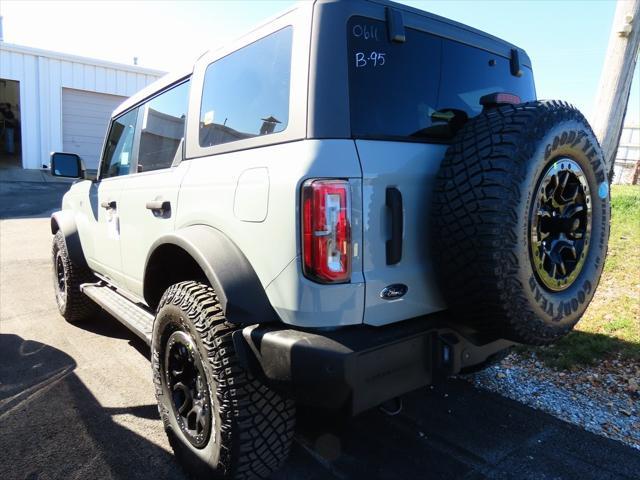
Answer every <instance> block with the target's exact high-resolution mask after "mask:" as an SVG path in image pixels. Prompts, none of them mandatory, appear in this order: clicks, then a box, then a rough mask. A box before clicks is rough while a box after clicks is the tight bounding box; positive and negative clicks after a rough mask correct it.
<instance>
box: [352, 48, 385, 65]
mask: <svg viewBox="0 0 640 480" xmlns="http://www.w3.org/2000/svg"><path fill="white" fill-rule="evenodd" d="M355 61H356V68H364V67H367V66H371V67H374V68H375V67H382V66H384V65H385V64H386V63H387V54H386V53H385V52H368V53H366V52H356V55H355Z"/></svg>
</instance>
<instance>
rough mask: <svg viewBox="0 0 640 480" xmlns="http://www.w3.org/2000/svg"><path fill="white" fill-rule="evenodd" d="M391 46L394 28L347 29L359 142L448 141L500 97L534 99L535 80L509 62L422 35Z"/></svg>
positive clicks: (354, 24)
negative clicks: (485, 99) (484, 101)
mask: <svg viewBox="0 0 640 480" xmlns="http://www.w3.org/2000/svg"><path fill="white" fill-rule="evenodd" d="M405 34H406V42H404V43H392V42H390V41H389V40H388V37H387V29H386V23H385V22H382V21H378V20H372V19H369V18H365V17H352V18H351V19H350V20H349V23H348V27H347V36H348V55H349V58H348V61H349V96H350V107H351V133H352V135H353V136H354V137H359V138H390V139H392V138H400V139H413V140H420V139H427V140H429V139H447V138H450V137H452V136H453V134H454V133H455V130H456V128H455V125H456V123H457V122H458V121H459V120H464V119H465V118H466V117H472V116H475V115H477V114H478V113H480V111H481V110H482V107H481V105H480V103H479V101H480V97H482V96H483V95H486V94H488V93H493V92H508V93H513V94H515V95H518V96H519V97H520V98H521V99H522V101H528V100H534V99H535V90H534V85H533V76H532V74H531V70H530V69H529V68H528V67H524V66H522V67H521V68H522V71H523V74H522V76H521V77H516V76H513V75H511V72H510V68H509V59H507V58H504V57H502V56H499V55H496V54H493V53H490V52H487V51H485V50H481V49H479V48H475V47H471V46H469V45H465V44H462V43H458V42H455V41H453V40H449V39H444V38H442V37H438V36H436V35H431V34H428V33H425V32H421V31H419V30H415V29H411V28H407V29H405Z"/></svg>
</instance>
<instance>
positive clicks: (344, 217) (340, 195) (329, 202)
mask: <svg viewBox="0 0 640 480" xmlns="http://www.w3.org/2000/svg"><path fill="white" fill-rule="evenodd" d="M350 215H351V192H350V189H349V182H348V181H346V180H309V181H307V182H306V183H305V184H304V185H303V187H302V259H303V260H302V262H303V267H304V274H305V275H306V276H307V277H309V278H311V279H312V280H315V281H318V282H322V283H338V282H348V281H349V279H350V278H351V223H350V221H349V219H350Z"/></svg>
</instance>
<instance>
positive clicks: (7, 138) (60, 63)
mask: <svg viewBox="0 0 640 480" xmlns="http://www.w3.org/2000/svg"><path fill="white" fill-rule="evenodd" d="M163 74H164V72H160V71H158V70H151V69H148V68H142V67H139V66H134V65H124V64H118V63H112V62H107V61H103V60H97V59H93V58H85V57H78V56H75V55H68V54H64V53H58V52H51V51H47V50H40V49H35V48H30V47H24V46H19V45H13V44H8V43H4V42H0V108H2V110H0V166H7V165H8V166H11V165H12V164H13V165H14V166H22V167H23V168H42V166H43V165H48V164H49V154H50V152H53V151H66V152H72V153H77V154H79V155H80V156H81V157H82V158H83V160H84V161H85V165H86V167H87V168H89V169H95V168H97V163H98V157H99V154H100V148H101V146H102V141H103V139H104V135H105V132H106V128H107V124H108V120H109V117H110V115H111V112H112V111H113V110H114V109H115V107H116V106H117V105H118V104H119V103H121V102H122V101H123V100H124V99H125V98H126V97H129V96H131V95H132V94H134V93H135V92H137V91H138V90H140V89H142V88H143V87H145V86H146V85H148V84H150V83H152V82H153V81H155V80H156V79H157V78H159V77H160V76H162V75H163ZM7 109H9V110H10V111H11V113H9V114H7V113H5V112H6V111H7ZM3 110H4V111H3ZM12 117H13V118H12Z"/></svg>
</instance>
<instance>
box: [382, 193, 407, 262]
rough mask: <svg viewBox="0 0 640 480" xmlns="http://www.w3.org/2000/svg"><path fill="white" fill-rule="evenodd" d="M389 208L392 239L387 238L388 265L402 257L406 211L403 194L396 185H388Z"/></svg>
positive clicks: (387, 202) (387, 201) (387, 198)
mask: <svg viewBox="0 0 640 480" xmlns="http://www.w3.org/2000/svg"><path fill="white" fill-rule="evenodd" d="M386 204H387V208H389V211H390V213H391V239H390V240H387V244H386V247H387V265H395V264H396V263H399V262H400V260H401V259H402V231H403V230H404V219H403V216H404V212H403V211H402V194H401V193H400V190H398V189H397V188H395V187H388V188H387V193H386Z"/></svg>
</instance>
